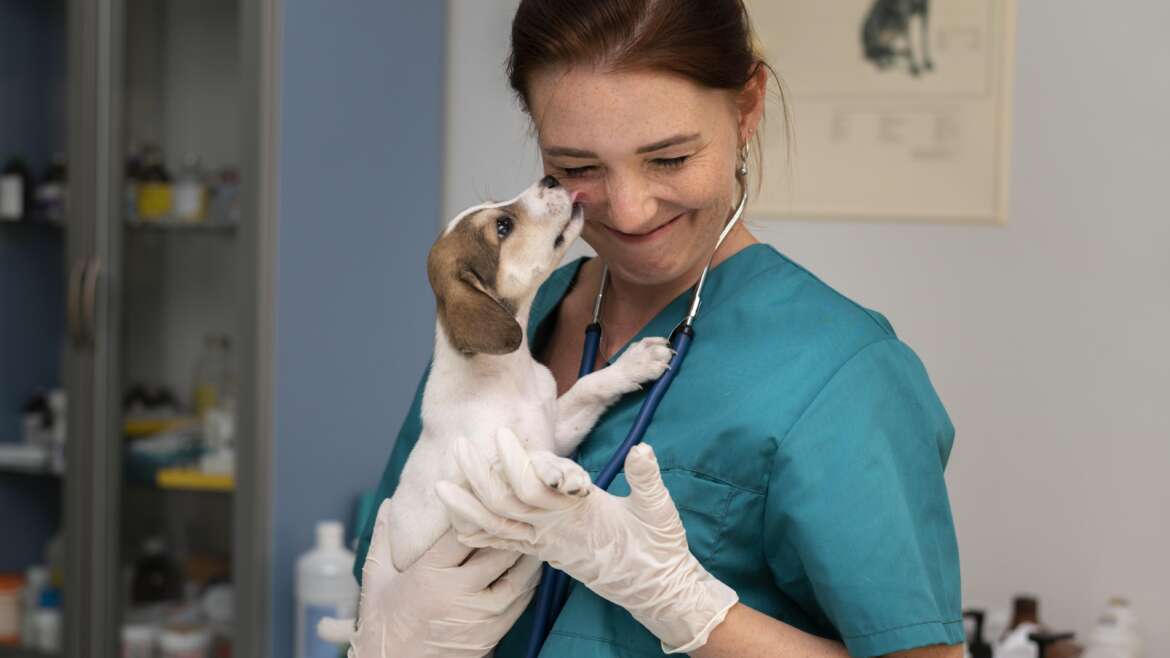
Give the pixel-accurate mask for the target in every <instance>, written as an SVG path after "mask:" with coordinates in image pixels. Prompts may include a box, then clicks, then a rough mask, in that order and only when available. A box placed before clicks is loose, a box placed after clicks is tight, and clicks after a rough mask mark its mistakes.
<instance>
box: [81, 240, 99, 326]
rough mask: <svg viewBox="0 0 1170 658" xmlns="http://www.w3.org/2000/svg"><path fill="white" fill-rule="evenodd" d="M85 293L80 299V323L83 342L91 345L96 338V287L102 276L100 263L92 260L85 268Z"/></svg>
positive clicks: (95, 259) (96, 259) (97, 259)
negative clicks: (83, 337) (86, 274)
mask: <svg viewBox="0 0 1170 658" xmlns="http://www.w3.org/2000/svg"><path fill="white" fill-rule="evenodd" d="M86 271H87V273H88V276H86V279H85V292H84V294H83V296H82V298H81V322H82V327H83V333H84V336H85V341H86V342H87V343H89V344H93V342H94V340H95V339H96V337H97V318H96V316H97V285H98V279H99V278H100V277H101V275H102V261H101V259H100V258H94V259H93V260H91V261H90V263H89V267H88V268H87V270H86Z"/></svg>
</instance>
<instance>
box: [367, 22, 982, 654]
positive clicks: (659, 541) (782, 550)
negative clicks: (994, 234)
mask: <svg viewBox="0 0 1170 658" xmlns="http://www.w3.org/2000/svg"><path fill="white" fill-rule="evenodd" d="M746 18H747V17H746V12H745V10H744V8H743V6H742V4H741V2H740V0H704V2H700V3H695V2H682V1H680V0H662V1H660V2H650V1H649V0H647V1H646V2H629V1H618V0H593V1H591V2H561V1H554V0H524V1H523V2H521V3H520V7H519V9H518V12H517V15H516V18H515V22H514V24H513V32H512V56H511V59H510V62H509V75H510V80H511V84H512V86H513V88H514V89H515V91H516V92H517V94H518V97H519V98H520V99H521V101H522V104H523V108H524V110H525V111H526V112H527V113H528V114H529V116H530V117H531V118H532V121H533V123H534V127H535V129H536V134H537V138H538V144H539V147H540V149H541V154H542V158H543V165H544V170H545V173H547V174H550V175H552V176H555V177H556V178H557V179H558V180H560V181H561V182H562V183H563V184H564V185H566V186H567V187H569V188H571V189H572V190H574V191H577V192H579V193H580V195H581V196H580V198H579V200H580V201H581V202H582V203H583V204H584V206H585V209H586V226H585V229H584V232H583V234H582V236H583V238H584V239H585V240H586V242H588V243H589V245H590V246H591V247H593V248H594V249H595V250H596V251H597V253H598V255H599V256H598V257H597V258H593V259H581V260H577V261H575V262H572V263H569V264H567V265H565V266H563V267H561V268H560V269H559V270H557V271H556V272H555V273H554V274H553V275H552V276H551V277H550V279H549V280H548V281H547V282H546V283H545V285H544V286H543V287H542V288H541V291H540V292H539V293H538V295H537V297H536V300H535V302H534V304H533V308H532V312H531V316H530V322H529V327H528V331H529V334H528V335H529V337H530V343H531V349H532V350H533V353H534V354H535V355H536V356H537V357H538V358H539V359H540V360H541V361H542V362H543V363H545V364H546V365H548V366H549V368H550V369H551V370H552V372H553V374H554V376H555V378H556V380H557V383H558V390H559V392H564V391H565V390H567V389H568V388H569V386H571V385H572V383H573V381H574V380H575V378H576V372H577V367H578V364H579V359H580V355H581V348H582V345H583V342H584V339H583V334H584V329H585V326H586V325H587V324H588V323H589V321H590V319H591V317H592V306H593V300H594V299H595V297H596V295H597V292H598V288H599V286H600V282H601V265H602V263H603V262H604V263H605V264H607V265H608V267H609V273H610V282H609V285H608V287H607V290H606V294H607V296H606V300H605V303H604V305H603V310H602V319H601V321H602V325H603V335H604V340H603V342H602V349H601V353H600V354H599V356H598V364H597V365H598V367H604V366H605V365H606V364H607V363H612V362H613V361H615V360H616V358H617V357H618V356H619V355H620V354H621V353H622V351H623V350H624V349H625V347H626V346H627V345H629V344H630V343H632V342H634V341H637V340H640V339H641V338H643V337H646V336H667V335H669V334H670V332H671V330H672V329H674V327H675V326H676V325H677V324H678V322H679V321H680V319H681V318H682V317H683V316H684V315H685V312H686V306H687V304H688V302H689V299H690V296H689V289H690V288H691V286H693V285H694V283H695V281H696V280H697V278H698V275H699V272H700V271H701V269H702V267H703V265H704V264H705V263H706V261H707V258H708V256H709V255H710V249H711V248H712V247H713V245H714V244H715V242H716V238H717V236H718V234H719V231H720V230H721V228H722V227H723V224H724V222H725V221H726V219H727V217H728V214H729V212H730V209H731V208H732V207H733V206H734V204H735V203H736V202H737V201H738V199H739V187H738V183H737V179H736V176H735V174H734V172H735V171H736V169H737V167H738V166H739V165H740V164H741V163H745V161H747V162H746V164H748V165H749V169H753V170H754V171H758V170H759V169H758V168H759V166H760V163H759V162H758V161H756V160H750V155H749V150H748V146H749V145H750V144H751V143H752V142H753V141H755V140H758V133H757V131H758V129H759V127H760V125H761V120H762V117H763V109H764V99H765V93H766V88H767V85H768V81H769V69H768V68H767V66H766V65H763V64H762V59H761V58H760V56H759V54H758V53H757V52H756V51H755V50H754V49H753V45H752V44H753V42H752V38H751V34H750V31H749V27H748V22H747V20H746ZM755 152H757V153H758V152H759V150H758V149H755ZM714 263H715V264H714V266H713V269H712V270H711V272H710V275H709V277H708V279H707V282H706V287H705V289H704V295H703V306H702V308H701V310H700V312H699V316H698V320H697V322H696V324H695V333H696V338H695V342H694V344H693V346H692V347H691V350H690V353H689V355H688V356H687V359H686V361H685V363H684V364H683V366H682V368H681V369H680V372H679V374H678V377H677V379H676V380H675V381H674V383H673V385H672V387H671V389H670V390H669V392H668V393H667V395H666V397H665V399H664V400H663V402H662V404H661V406H660V407H659V409H658V412H657V414H656V416H655V418H654V421H653V423H652V424H651V426H650V429H649V432H648V433H647V435H646V444H648V447H636V448H635V449H634V450H633V451H631V453H630V456H629V458H628V459H627V462H626V470H625V475H624V476H619V477H618V479H617V480H616V481H615V483H614V485H613V486H612V488H611V490H610V491H609V492H604V491H601V490H599V489H596V488H594V489H593V490H592V491H591V493H590V494H589V496H586V497H585V498H583V499H581V498H570V497H568V496H561V495H560V494H556V493H555V492H550V491H551V490H547V489H546V490H544V491H541V492H538V493H535V494H534V491H536V490H534V489H532V488H531V486H532V483H531V481H526V480H525V478H526V477H527V478H531V477H532V476H531V473H530V471H529V472H526V471H525V468H524V467H525V464H524V453H523V451H522V450H519V451H518V450H516V448H517V446H518V444H516V445H509V441H510V440H513V439H509V437H508V435H507V433H502V434H501V439H500V440H501V448H502V449H503V450H504V454H503V460H504V465H505V468H503V469H496V470H491V469H486V468H479V467H477V466H476V465H475V464H474V463H464V471H465V472H466V473H467V475H468V476H469V478H471V479H472V481H473V482H476V483H478V484H480V485H483V486H479V487H469V488H466V489H459V493H460V496H462V497H459V496H456V497H451V496H445V497H444V502H447V503H448V507H449V509H450V511H451V513H452V516H453V517H454V518H455V519H457V523H456V529H455V530H453V531H452V532H451V533H449V534H448V538H446V539H445V540H440V543H439V544H437V545H436V547H435V548H433V549H432V550H431V552H430V553H429V554H428V555H424V557H423V558H422V559H420V561H419V563H416V565H415V566H412V567H411V568H410V569H408V570H407V571H406V572H403V573H399V574H392V576H393V579H392V582H393V587H396V588H401V592H403V594H401V596H402V597H404V598H407V597H409V600H403V601H402V603H403V609H404V610H411V609H413V610H415V611H416V612H417V615H418V619H419V620H420V621H419V623H410V622H408V621H404V622H403V623H402V624H400V627H399V628H398V632H399V633H401V634H402V635H403V637H400V638H391V639H390V641H393V642H394V643H395V646H397V647H399V648H402V647H423V648H421V649H419V650H418V652H417V655H449V656H464V655H483V653H484V650H483V647H491V646H493V645H497V643H498V646H496V655H497V656H500V657H504V658H519V657H521V656H523V655H524V647H525V643H526V640H527V638H528V635H529V631H530V627H531V625H532V615H533V610H532V609H531V607H529V609H528V610H526V611H524V608H525V606H530V604H529V601H530V599H531V596H532V590H531V587H532V584H533V581H534V578H533V571H532V567H531V562H532V561H531V560H519V561H517V559H516V558H518V557H519V556H518V555H513V556H512V557H511V558H509V559H507V560H500V561H498V562H499V563H498V564H495V565H494V567H493V568H491V569H488V570H487V572H485V571H484V570H485V569H486V567H485V565H484V564H483V562H484V561H483V560H480V561H478V562H477V561H476V558H475V557H474V555H473V556H472V557H471V559H469V560H467V563H466V564H462V560H463V559H464V558H466V557H467V554H468V549H465V548H459V547H458V544H457V543H453V542H452V541H451V540H450V539H449V537H450V536H451V535H454V534H456V531H457V534H458V535H459V536H460V537H462V538H463V541H464V542H466V543H468V544H470V545H475V546H495V547H499V548H508V549H516V550H519V551H523V552H524V553H528V554H530V555H533V556H535V557H538V558H540V559H541V560H545V561H550V562H553V563H554V564H557V565H564V566H563V567H562V569H563V570H564V571H566V573H568V574H569V575H570V576H572V577H573V578H574V579H576V580H577V581H579V582H577V583H574V584H573V586H572V589H571V593H570V596H569V599H568V602H567V604H566V606H565V608H564V610H563V612H561V614H560V616H559V617H558V618H557V620H556V623H555V625H554V626H553V629H552V631H551V635H550V636H549V638H548V640H547V641H546V642H545V644H544V648H543V651H542V653H541V654H540V655H541V656H544V657H547V658H583V657H589V658H602V657H617V656H622V657H634V656H659V655H663V653H664V652H667V651H670V652H679V653H686V654H689V655H692V656H703V657H707V656H711V657H715V656H728V657H730V656H736V657H743V656H776V657H783V656H847V655H852V656H884V655H899V656H912V657H916V658H917V657H924V656H927V657H929V656H945V657H952V656H953V657H958V656H962V654H963V651H962V648H961V646H958V645H959V644H960V643H961V642H962V641H963V627H962V621H961V614H960V601H961V597H960V591H959V562H958V549H957V545H956V540H955V532H954V527H953V521H952V517H951V512H950V506H949V502H948V498H947V490H946V485H945V482H944V479H943V470H944V468H945V466H946V463H947V459H948V457H949V454H950V450H951V445H952V441H953V438H954V428H953V427H952V425H951V422H950V420H949V418H948V416H947V413H946V411H945V409H944V408H943V405H942V403H941V402H940V401H939V399H938V396H937V395H936V394H935V391H934V389H933V388H932V386H931V383H930V379H929V377H928V375H927V372H926V370H925V369H924V367H923V365H922V363H921V362H920V361H919V359H918V358H917V356H916V355H915V354H914V352H913V351H912V350H911V349H910V348H909V347H907V346H906V344H904V343H903V342H902V341H901V340H899V338H898V336H897V334H896V333H895V331H894V328H893V327H892V326H891V324H890V323H889V322H888V321H887V319H886V318H885V317H883V316H882V315H881V314H880V313H878V312H876V311H873V310H869V309H866V308H863V307H862V306H860V305H858V304H856V303H854V302H853V301H851V300H849V299H848V298H846V297H844V296H843V295H841V294H840V293H838V292H836V291H835V290H833V289H832V288H830V287H829V286H828V285H826V284H825V283H824V282H822V281H821V280H820V279H818V278H817V277H816V276H815V275H814V274H812V273H810V272H809V271H807V270H806V269H804V268H803V267H801V266H800V265H799V264H797V263H795V262H793V261H792V260H790V259H789V258H787V257H786V256H784V255H783V254H782V253H780V252H779V251H777V250H776V249H775V248H773V247H772V246H770V245H767V244H764V243H761V242H759V241H757V240H756V238H755V237H754V236H752V234H751V232H750V230H749V229H748V228H747V227H745V226H743V225H740V226H739V227H737V228H736V229H735V230H734V231H733V232H732V233H731V234H730V235H729V236H728V239H727V240H726V241H725V243H724V244H723V245H722V247H721V248H720V250H719V252H718V253H717V254H716V256H715V260H714ZM424 379H425V374H424ZM421 392H422V385H421V384H420V386H419V393H418V396H416V399H415V400H414V403H413V405H412V406H411V409H410V412H409V414H408V416H407V418H406V421H405V422H404V424H403V426H402V429H401V431H400V432H399V435H398V440H397V442H396V444H395V446H394V449H393V452H392V454H391V456H390V460H389V463H388V465H387V467H386V471H385V474H384V476H383V478H382V482H381V485H380V488H379V494H380V496H381V497H389V496H390V495H392V494H393V492H394V488H395V486H396V484H397V481H398V476H399V473H400V472H401V470H402V467H403V464H404V463H405V461H406V457H407V455H408V454H409V452H410V450H411V447H412V446H413V445H414V443H415V441H416V440H417V439H418V436H419V432H420V424H419V405H420V399H419V396H421ZM642 398H643V394H642V393H634V394H630V395H627V396H625V397H624V398H623V399H622V400H621V401H620V402H619V403H618V404H616V405H615V406H614V407H612V408H611V409H610V410H609V411H608V412H607V413H606V414H605V415H604V416H603V417H602V418H601V419H600V421H599V422H598V424H597V425H596V427H595V428H594V430H593V431H592V433H591V434H590V435H589V437H587V438H586V440H585V441H584V443H583V444H582V445H581V448H580V452H579V455H578V461H579V463H580V464H581V465H582V466H583V467H584V468H585V469H586V470H587V471H589V472H590V474H591V475H593V476H596V475H597V473H598V471H599V470H600V468H601V466H602V465H603V464H604V463H605V461H606V460H607V459H608V458H609V457H610V455H611V454H612V453H613V451H614V449H615V447H616V446H617V445H618V443H619V442H620V441H621V440H622V439H623V438H624V437H625V435H626V433H627V432H628V431H629V428H630V427H631V425H632V423H633V421H634V416H635V414H636V413H637V411H638V408H639V406H640V405H641V403H642ZM471 461H474V460H471ZM631 489H633V491H631ZM449 493H450V492H449ZM534 496H535V497H540V498H541V500H539V501H535V502H537V503H538V504H537V505H536V506H535V507H536V508H540V509H538V510H537V512H536V513H533V510H534V506H533V505H532V503H533V502H534ZM676 511H677V514H675V512H676ZM672 520H673V521H672ZM678 520H681V525H682V528H684V529H685V536H684V534H683V533H682V532H673V533H672V532H671V530H672V529H675V528H676V526H675V525H672V524H673V523H676V522H677V521H678ZM373 534H374V533H373V528H372V527H366V528H365V529H364V532H363V533H362V538H361V541H360V546H359V554H358V559H357V562H356V564H355V574H357V575H358V577H359V578H361V577H362V575H363V574H362V565H363V564H364V563H365V555H366V552H367V550H368V549H369V543H370V539H371V536H372V535H373ZM375 548H377V547H375ZM499 554H500V553H499V551H496V552H495V553H493V555H499ZM380 562H381V563H380V564H378V565H366V568H367V572H366V574H365V575H366V577H367V578H369V577H370V575H371V573H373V572H371V571H369V570H370V569H382V570H385V569H392V568H393V567H392V565H390V566H387V565H386V563H385V562H386V560H381V561H380ZM513 565H515V566H514V567H513ZM510 567H511V568H510ZM464 569H465V570H467V571H466V572H465V573H464V575H467V574H472V573H474V574H475V577H473V578H469V577H465V578H460V577H458V575H459V574H460V570H464ZM521 570H523V572H521ZM379 575H380V576H385V574H384V573H379ZM501 575H502V576H503V578H502V579H501V580H499V581H496V582H495V584H494V585H489V583H493V581H495V579H496V577H497V576H501ZM468 582H472V583H474V584H473V585H471V586H469V585H468ZM394 591H399V590H394ZM414 593H420V594H418V595H414ZM521 611H524V612H523V614H521ZM404 614H405V613H404ZM424 618H425V619H426V622H425V623H423V622H422V621H421V620H422V619H424ZM427 647H429V648H427ZM436 647H439V648H436ZM395 655H396V656H399V655H401V656H403V657H407V656H408V654H406V653H401V652H400V653H396V654H395ZM410 655H415V654H410Z"/></svg>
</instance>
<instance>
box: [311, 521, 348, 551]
mask: <svg viewBox="0 0 1170 658" xmlns="http://www.w3.org/2000/svg"><path fill="white" fill-rule="evenodd" d="M344 538H345V526H344V525H342V524H341V521H321V522H319V523H317V548H341V547H342V542H343V540H344Z"/></svg>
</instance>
